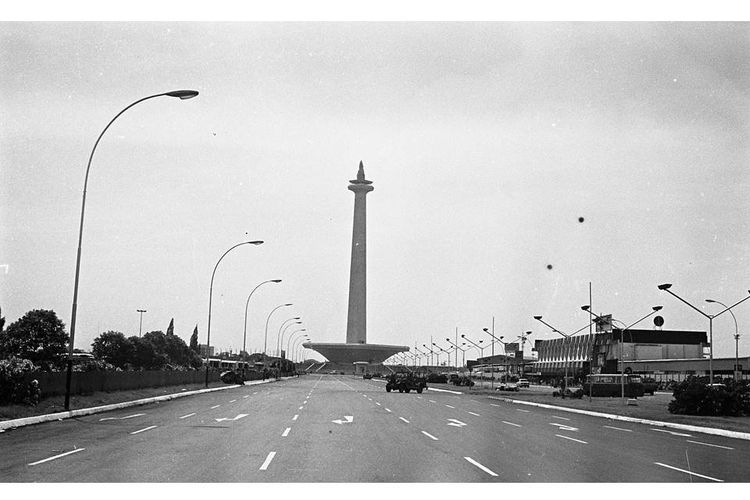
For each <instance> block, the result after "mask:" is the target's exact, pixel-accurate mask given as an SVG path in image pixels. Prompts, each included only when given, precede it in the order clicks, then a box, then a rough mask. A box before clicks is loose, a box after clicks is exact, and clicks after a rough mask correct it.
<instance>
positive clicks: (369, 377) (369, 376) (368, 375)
mask: <svg viewBox="0 0 750 500" xmlns="http://www.w3.org/2000/svg"><path fill="white" fill-rule="evenodd" d="M362 378H363V379H365V380H367V379H371V378H372V375H371V374H369V373H365V374H364V375H362Z"/></svg>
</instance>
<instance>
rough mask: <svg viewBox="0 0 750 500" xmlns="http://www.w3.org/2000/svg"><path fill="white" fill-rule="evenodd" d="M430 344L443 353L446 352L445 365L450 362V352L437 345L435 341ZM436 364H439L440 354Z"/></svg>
mask: <svg viewBox="0 0 750 500" xmlns="http://www.w3.org/2000/svg"><path fill="white" fill-rule="evenodd" d="M432 345H434V346H435V347H437V348H438V349H440V350H441V351H442V352H444V353H445V354H447V359H446V360H445V364H446V367H447V365H450V363H451V353H449V352H448V351H446V350H445V349H443V348H442V347H440V346H439V345H437V344H436V343H435V342H433V343H432ZM438 364H440V355H439V354H438Z"/></svg>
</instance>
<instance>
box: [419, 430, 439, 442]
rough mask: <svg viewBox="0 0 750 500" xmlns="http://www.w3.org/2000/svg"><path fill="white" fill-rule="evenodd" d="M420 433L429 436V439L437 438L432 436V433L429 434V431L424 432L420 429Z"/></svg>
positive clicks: (435, 439)
mask: <svg viewBox="0 0 750 500" xmlns="http://www.w3.org/2000/svg"><path fill="white" fill-rule="evenodd" d="M422 434H424V435H425V436H427V437H428V438H430V439H432V440H434V441H437V440H438V438H436V437H435V436H433V435H432V434H430V433H429V432H425V431H422Z"/></svg>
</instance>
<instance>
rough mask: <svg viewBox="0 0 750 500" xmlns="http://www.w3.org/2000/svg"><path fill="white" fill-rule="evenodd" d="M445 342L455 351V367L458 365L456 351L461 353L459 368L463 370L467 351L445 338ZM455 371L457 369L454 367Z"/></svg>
mask: <svg viewBox="0 0 750 500" xmlns="http://www.w3.org/2000/svg"><path fill="white" fill-rule="evenodd" d="M445 340H446V341H447V342H448V343H449V344H450V345H452V346H453V347H454V348H455V349H456V365H458V351H461V367H462V368H463V366H464V365H466V351H467V350H466V349H462V348H460V347H458V346H457V345H456V344H454V343H453V342H451V339H449V338H446V339H445ZM456 369H458V367H456Z"/></svg>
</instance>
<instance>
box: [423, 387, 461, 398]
mask: <svg viewBox="0 0 750 500" xmlns="http://www.w3.org/2000/svg"><path fill="white" fill-rule="evenodd" d="M427 390H428V391H435V392H449V393H451V394H458V395H459V396H460V395H461V394H463V392H458V391H449V390H448V389H435V388H434V387H428V388H427Z"/></svg>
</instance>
